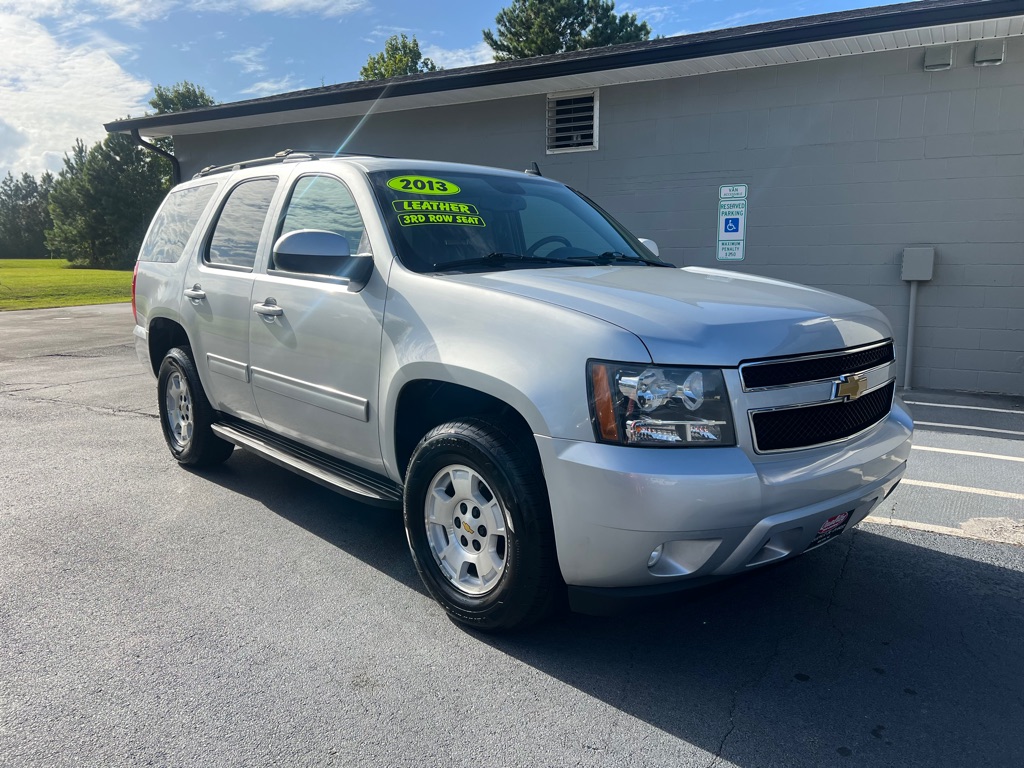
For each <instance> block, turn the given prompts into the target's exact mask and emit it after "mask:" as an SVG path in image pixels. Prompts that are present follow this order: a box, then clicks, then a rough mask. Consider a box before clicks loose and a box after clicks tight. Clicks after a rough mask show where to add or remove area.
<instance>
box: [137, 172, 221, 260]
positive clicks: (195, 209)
mask: <svg viewBox="0 0 1024 768" xmlns="http://www.w3.org/2000/svg"><path fill="white" fill-rule="evenodd" d="M216 189H217V185H216V184H203V185H202V186H198V187H188V188H186V189H173V190H171V192H170V194H168V195H167V199H166V200H165V201H164V204H163V205H162V206H160V211H159V212H158V213H157V215H156V216H155V217H154V219H153V223H152V224H151V225H150V227H149V233H148V234H147V235H146V242H144V243H143V244H142V250H141V251H139V261H160V262H164V263H169V264H173V263H174V262H176V261H177V260H178V259H180V258H181V254H182V252H183V251H184V250H185V245H186V244H187V243H188V240H189V238H190V237H191V236H192V232H193V231H194V230H195V228H196V225H197V224H198V223H199V219H200V217H201V216H202V214H203V211H205V210H206V204H207V203H209V202H210V198H211V197H213V193H214V191H215V190H216Z"/></svg>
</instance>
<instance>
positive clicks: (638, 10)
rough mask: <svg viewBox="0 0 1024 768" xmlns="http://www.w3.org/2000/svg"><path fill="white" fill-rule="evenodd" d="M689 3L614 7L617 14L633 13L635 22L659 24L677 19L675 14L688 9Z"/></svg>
mask: <svg viewBox="0 0 1024 768" xmlns="http://www.w3.org/2000/svg"><path fill="white" fill-rule="evenodd" d="M689 5H690V4H689V3H680V4H679V5H676V6H671V5H642V6H635V5H623V6H622V7H621V8H620V7H618V6H616V8H615V10H616V12H617V13H635V14H636V20H637V21H646V22H648V23H650V24H661V23H663V22H666V21H674V20H675V19H676V18H678V16H677V13H678V12H679V11H681V10H684V9H686V8H688V7H689Z"/></svg>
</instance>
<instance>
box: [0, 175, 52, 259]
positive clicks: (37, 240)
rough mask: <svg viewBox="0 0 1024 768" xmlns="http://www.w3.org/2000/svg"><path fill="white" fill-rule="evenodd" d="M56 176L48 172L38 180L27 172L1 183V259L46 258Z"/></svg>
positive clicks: (10, 177)
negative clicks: (51, 200)
mask: <svg viewBox="0 0 1024 768" xmlns="http://www.w3.org/2000/svg"><path fill="white" fill-rule="evenodd" d="M52 187H53V175H52V174H50V173H44V174H43V175H42V177H41V178H40V179H39V180H38V181H37V180H36V178H35V177H34V176H31V175H29V174H27V173H23V174H22V175H21V177H20V178H15V177H14V176H13V175H11V174H10V173H8V174H7V176H6V177H5V178H4V180H3V181H2V182H0V258H9V259H42V258H46V256H47V250H46V240H45V234H44V233H45V232H46V229H47V227H49V226H50V213H49V210H48V209H47V199H48V198H49V196H50V190H51V188H52Z"/></svg>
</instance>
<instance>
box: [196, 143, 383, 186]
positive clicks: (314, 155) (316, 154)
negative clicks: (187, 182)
mask: <svg viewBox="0 0 1024 768" xmlns="http://www.w3.org/2000/svg"><path fill="white" fill-rule="evenodd" d="M331 157H386V155H370V154H367V153H366V152H326V151H324V150H320V149H283V150H281V151H280V152H278V153H277V154H276V155H273V156H271V157H257V158H255V159H253V160H243V161H242V162H240V163H231V164H229V165H208V166H206V167H205V168H203V169H202V170H201V171H199V173H197V174H196V175H195V176H193V177H192V178H193V179H199V178H202V177H204V176H212V175H213V174H215V173H227V172H228V171H240V170H242V169H243V168H257V167H259V166H261V165H273V164H274V163H302V162H305V161H307V160H322V159H326V158H331Z"/></svg>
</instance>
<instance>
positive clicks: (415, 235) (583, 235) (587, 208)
mask: <svg viewBox="0 0 1024 768" xmlns="http://www.w3.org/2000/svg"><path fill="white" fill-rule="evenodd" d="M434 173H437V175H431V174H426V173H423V172H421V171H417V170H414V169H410V170H399V171H377V172H374V173H371V174H370V175H369V176H370V182H371V184H372V185H373V189H374V192H375V193H376V195H377V199H378V200H379V202H380V205H381V208H382V209H383V210H384V216H385V218H386V219H387V223H388V229H389V231H390V233H391V239H392V241H393V242H394V244H395V248H396V249H397V251H398V254H397V255H398V258H399V259H400V260H401V261H402V263H403V264H404V265H405V266H406V267H408V268H409V269H411V270H414V271H416V272H453V271H459V272H462V271H480V270H508V269H525V268H530V267H572V266H584V265H594V264H610V263H615V264H635V265H639V266H648V265H657V266H663V265H664V263H663V262H660V261H658V259H657V258H656V257H655V256H654V255H653V254H652V253H651V252H650V251H648V250H647V249H646V248H645V247H644V246H643V245H641V244H640V242H639V241H638V240H637V239H636V238H635V237H634V236H633V235H631V234H630V233H629V232H627V231H626V229H625V228H623V227H622V225H620V224H618V223H617V222H615V221H614V220H613V219H612V218H611V217H610V216H608V215H607V214H606V213H604V212H603V211H601V210H600V209H598V208H596V207H595V206H594V205H592V204H591V203H589V202H588V201H587V200H586V199H584V198H583V197H582V196H581V195H579V194H577V193H576V192H574V191H573V190H571V189H569V188H568V187H566V186H563V185H562V184H558V183H555V182H551V181H548V180H545V179H540V178H536V177H533V176H529V175H526V174H524V175H523V177H522V178H521V179H520V178H509V177H508V176H499V175H492V174H486V173H472V172H461V171H459V172H447V171H445V172H443V173H438V172H434ZM665 266H667V265H665Z"/></svg>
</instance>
